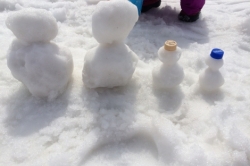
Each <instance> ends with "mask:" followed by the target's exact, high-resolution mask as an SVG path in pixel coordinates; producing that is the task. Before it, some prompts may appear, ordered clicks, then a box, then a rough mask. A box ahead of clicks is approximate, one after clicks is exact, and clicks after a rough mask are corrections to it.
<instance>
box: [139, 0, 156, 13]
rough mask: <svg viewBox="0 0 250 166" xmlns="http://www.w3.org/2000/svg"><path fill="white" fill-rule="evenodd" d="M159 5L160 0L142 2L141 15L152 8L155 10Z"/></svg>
mask: <svg viewBox="0 0 250 166" xmlns="http://www.w3.org/2000/svg"><path fill="white" fill-rule="evenodd" d="M160 5H161V0H144V1H143V5H142V10H141V12H142V13H145V12H147V11H148V10H150V9H152V8H157V7H159V6H160Z"/></svg>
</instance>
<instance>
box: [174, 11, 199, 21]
mask: <svg viewBox="0 0 250 166" xmlns="http://www.w3.org/2000/svg"><path fill="white" fill-rule="evenodd" d="M199 16H200V12H198V13H197V14H194V15H187V14H185V13H184V12H183V11H181V12H180V14H179V15H178V18H179V20H180V21H183V22H195V21H196V20H198V19H199Z"/></svg>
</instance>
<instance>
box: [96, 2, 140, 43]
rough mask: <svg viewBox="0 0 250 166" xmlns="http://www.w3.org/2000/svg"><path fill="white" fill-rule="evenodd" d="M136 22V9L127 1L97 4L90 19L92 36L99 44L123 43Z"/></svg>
mask: <svg viewBox="0 0 250 166" xmlns="http://www.w3.org/2000/svg"><path fill="white" fill-rule="evenodd" d="M137 20H138V11H137V8H136V6H135V5H133V4H132V3H130V2H129V1H125V0H114V1H102V2H99V3H98V4H97V6H96V10H95V12H94V13H93V17H92V30H93V36H94V37H95V38H96V40H97V41H98V42H99V43H110V44H111V43H113V42H120V41H123V40H125V39H126V38H127V36H128V34H129V32H130V31H131V30H132V28H133V27H134V25H135V23H136V21H137Z"/></svg>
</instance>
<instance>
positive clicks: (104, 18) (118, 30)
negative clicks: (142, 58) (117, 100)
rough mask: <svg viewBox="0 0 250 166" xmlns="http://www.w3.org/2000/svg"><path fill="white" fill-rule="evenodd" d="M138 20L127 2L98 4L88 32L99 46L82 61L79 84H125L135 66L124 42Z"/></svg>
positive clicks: (131, 52)
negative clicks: (81, 79)
mask: <svg viewBox="0 0 250 166" xmlns="http://www.w3.org/2000/svg"><path fill="white" fill-rule="evenodd" d="M137 20H138V12H137V8H136V6H134V5H133V4H132V3H131V2H129V1H124V0H116V1H102V2H99V3H98V4H97V7H96V10H95V12H94V14H93V16H92V32H93V36H94V37H95V39H96V40H97V41H98V42H99V45H98V46H96V47H94V48H92V49H91V50H89V51H88V52H87V53H86V55H85V58H84V67H83V71H82V78H83V82H84V84H85V86H86V87H88V88H98V87H108V88H112V87H116V86H124V85H126V84H127V83H128V82H129V81H130V79H131V77H132V75H133V73H134V71H135V68H136V65H137V61H138V57H137V55H136V54H135V53H134V52H133V51H132V50H131V49H130V48H129V47H128V46H127V45H126V44H124V40H125V39H126V38H127V36H128V34H129V32H130V31H131V30H132V28H133V27H134V25H135V23H136V21H137Z"/></svg>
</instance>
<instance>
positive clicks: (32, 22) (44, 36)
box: [6, 9, 58, 43]
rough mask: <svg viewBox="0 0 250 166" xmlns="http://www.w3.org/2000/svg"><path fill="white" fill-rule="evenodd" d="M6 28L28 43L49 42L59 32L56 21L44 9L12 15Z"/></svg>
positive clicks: (27, 10)
mask: <svg viewBox="0 0 250 166" xmlns="http://www.w3.org/2000/svg"><path fill="white" fill-rule="evenodd" d="M6 26H7V27H8V28H9V29H10V30H11V31H12V32H13V33H14V35H15V36H16V37H17V38H18V39H20V40H22V41H25V42H27V43H32V42H49V41H50V40H52V39H54V38H55V37H56V35H57V32H58V27H57V23H56V19H55V18H54V17H53V16H52V14H50V13H49V12H48V11H46V10H43V9H24V10H20V11H17V12H14V13H13V14H11V15H10V16H9V17H8V18H7V20H6Z"/></svg>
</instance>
